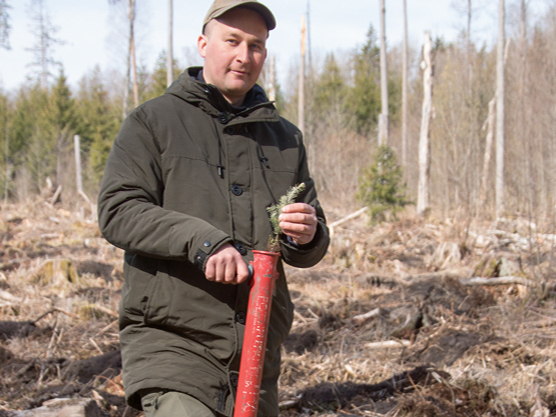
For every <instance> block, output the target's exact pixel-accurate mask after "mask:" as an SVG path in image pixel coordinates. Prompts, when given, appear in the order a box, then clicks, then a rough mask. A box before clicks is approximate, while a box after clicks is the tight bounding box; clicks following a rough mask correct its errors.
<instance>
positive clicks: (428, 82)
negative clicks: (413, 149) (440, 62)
mask: <svg viewBox="0 0 556 417" xmlns="http://www.w3.org/2000/svg"><path fill="white" fill-rule="evenodd" d="M421 65H422V66H423V67H424V75H423V90H424V97H423V115H422V120H421V134H420V136H419V188H418V197H417V213H418V214H419V215H421V216H423V215H426V213H427V211H428V209H429V175H430V164H431V162H430V121H431V116H432V83H433V58H432V40H431V34H430V32H428V31H427V32H425V43H424V45H423V63H422V64H421Z"/></svg>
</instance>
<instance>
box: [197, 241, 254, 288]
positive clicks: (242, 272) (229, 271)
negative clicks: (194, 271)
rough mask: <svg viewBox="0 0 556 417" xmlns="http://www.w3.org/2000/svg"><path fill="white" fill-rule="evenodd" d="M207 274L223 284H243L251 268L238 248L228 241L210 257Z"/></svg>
mask: <svg viewBox="0 0 556 417" xmlns="http://www.w3.org/2000/svg"><path fill="white" fill-rule="evenodd" d="M205 276H206V278H207V279H208V280H209V281H214V282H221V283H222V284H241V283H242V282H243V281H245V280H246V279H247V278H248V277H249V270H248V269H247V264H246V263H245V261H244V260H243V258H242V257H241V255H240V253H239V252H238V251H237V250H236V248H234V247H233V246H232V245H230V244H229V243H226V244H224V245H222V246H221V247H220V248H218V250H217V251H216V252H214V253H213V254H212V255H211V256H210V257H209V258H208V260H207V263H206V265H205Z"/></svg>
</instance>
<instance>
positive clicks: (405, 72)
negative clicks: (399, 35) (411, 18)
mask: <svg viewBox="0 0 556 417" xmlns="http://www.w3.org/2000/svg"><path fill="white" fill-rule="evenodd" d="M403 24H404V27H403V48H402V49H403V51H402V166H403V167H404V168H407V136H408V135H407V117H408V116H407V112H408V107H407V96H408V69H407V67H408V62H407V61H408V45H407V44H408V40H407V37H408V36H407V0H403Z"/></svg>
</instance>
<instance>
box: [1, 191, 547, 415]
mask: <svg viewBox="0 0 556 417" xmlns="http://www.w3.org/2000/svg"><path fill="white" fill-rule="evenodd" d="M92 215H93V213H89V212H87V211H86V210H85V212H84V211H83V210H76V209H75V208H72V207H65V208H62V207H61V206H60V207H59V206H52V205H49V204H46V203H45V202H44V201H41V200H35V201H32V202H29V203H27V204H19V205H17V206H5V207H3V208H2V210H1V211H0V216H1V217H0V341H1V345H0V366H1V369H2V372H1V376H0V416H18V417H19V416H23V415H26V416H28V415H31V414H29V410H31V409H35V410H43V412H46V411H44V410H46V409H48V407H58V406H59V405H60V404H61V403H63V401H62V399H70V398H71V399H72V401H74V402H75V401H77V400H80V401H81V400H83V401H82V402H81V403H80V404H85V405H83V407H84V408H83V409H84V410H85V409H87V410H90V409H91V407H94V408H95V410H96V411H95V412H96V413H97V414H90V415H106V416H108V415H110V416H122V415H123V414H124V410H125V404H124V400H123V390H122V386H121V375H120V371H121V358H120V356H119V351H118V348H119V346H118V334H117V322H116V319H117V311H118V303H119V299H120V288H121V285H122V276H123V275H122V269H121V263H122V252H121V251H120V250H119V249H116V248H114V247H112V246H111V245H110V244H108V243H107V242H105V241H104V240H103V239H102V237H101V236H100V234H99V231H98V227H97V225H96V222H95V221H94V220H93V219H92V217H91V216H92ZM332 217H334V216H332ZM329 220H332V219H329ZM555 244H556V239H555V237H554V235H553V234H550V233H545V231H544V230H539V229H537V226H536V225H533V224H532V223H530V222H529V221H525V220H523V219H520V218H514V219H502V220H498V221H496V222H492V221H491V222H487V221H478V220H469V219H451V220H450V219H444V220H437V219H433V218H429V219H420V218H416V217H413V216H411V215H409V214H407V215H405V216H404V217H403V218H402V219H401V220H399V221H394V222H390V223H381V224H379V225H376V226H374V227H370V226H367V224H366V220H365V219H364V218H359V219H354V220H351V221H350V222H348V223H346V224H344V225H342V227H337V228H336V230H334V237H333V242H332V245H331V248H330V251H329V254H328V255H327V256H326V258H325V259H324V261H323V262H322V263H321V264H319V265H318V266H317V267H315V268H312V269H309V270H298V269H294V268H287V272H288V280H289V285H290V290H291V294H292V300H293V302H294V304H295V306H296V310H295V316H294V323H293V328H292V331H291V333H290V336H289V337H288V339H287V340H286V342H285V343H284V349H283V372H282V376H281V378H280V400H281V406H282V414H281V415H282V416H310V415H329V416H369V415H375V416H376V415H389V416H405V415H411V416H435V415H437V416H478V415H479V416H483V415H484V416H487V415H488V416H521V415H528V416H529V415H530V416H535V417H536V416H538V417H544V416H548V415H552V414H555V413H556V385H555V379H556V348H555V342H556V297H555V294H554V287H555V283H556V280H555V276H556V275H555V271H554V269H555V265H554V264H555V263H556V262H555V260H554V245H555ZM473 277H482V278H486V279H491V280H492V281H491V282H487V285H474V284H476V283H474V282H473V281H471V280H470V279H471V278H473ZM501 277H505V278H508V279H509V281H508V282H510V283H506V284H503V285H500V284H498V285H489V284H491V283H494V282H495V281H494V280H493V279H497V278H501ZM512 282H514V283H512ZM523 283H526V284H527V285H522V284H523ZM64 401H65V400H64ZM67 401H69V400H67ZM64 404H65V403H64ZM67 404H69V402H68V403H67ZM72 404H74V403H72ZM74 406H75V405H74ZM25 410H26V411H25ZM24 413H27V414H24ZM38 413H39V412H38V411H37V414H34V415H46V414H38ZM137 414H138V413H133V412H131V411H130V410H128V413H127V416H131V415H137Z"/></svg>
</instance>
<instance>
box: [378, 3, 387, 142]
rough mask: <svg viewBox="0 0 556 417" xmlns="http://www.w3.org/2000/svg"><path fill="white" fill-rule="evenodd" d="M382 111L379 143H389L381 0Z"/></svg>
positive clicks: (383, 16) (383, 9)
mask: <svg viewBox="0 0 556 417" xmlns="http://www.w3.org/2000/svg"><path fill="white" fill-rule="evenodd" d="M380 95H381V99H382V109H381V113H380V121H379V132H378V144H379V145H388V124H389V120H388V119H389V117H388V63H387V62H386V6H385V5H384V0H380Z"/></svg>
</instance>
